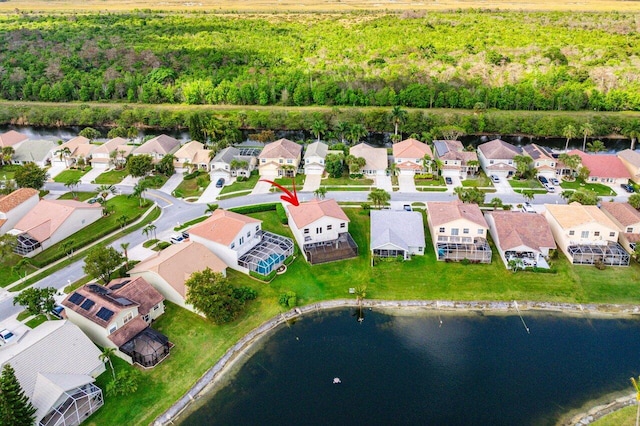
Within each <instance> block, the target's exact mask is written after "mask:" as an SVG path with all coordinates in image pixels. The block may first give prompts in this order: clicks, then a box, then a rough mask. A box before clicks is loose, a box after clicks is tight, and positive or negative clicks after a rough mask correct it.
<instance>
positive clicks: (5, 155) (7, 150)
mask: <svg viewBox="0 0 640 426" xmlns="http://www.w3.org/2000/svg"><path fill="white" fill-rule="evenodd" d="M15 153H16V151H15V149H13V147H12V146H5V147H3V148H2V153H1V154H0V159H1V160H2V165H3V166H4V165H5V164H11V159H12V158H13V156H14V154H15Z"/></svg>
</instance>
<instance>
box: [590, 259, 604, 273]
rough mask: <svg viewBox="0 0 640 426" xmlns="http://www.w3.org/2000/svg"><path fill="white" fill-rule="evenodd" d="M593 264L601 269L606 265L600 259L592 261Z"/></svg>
mask: <svg viewBox="0 0 640 426" xmlns="http://www.w3.org/2000/svg"><path fill="white" fill-rule="evenodd" d="M593 266H595V267H596V268H598V269H599V270H601V271H602V270H604V269H606V267H607V265H605V264H604V262H603V261H602V259H596V260H595V262H593Z"/></svg>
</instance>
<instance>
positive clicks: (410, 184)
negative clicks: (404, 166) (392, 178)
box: [398, 174, 418, 192]
mask: <svg viewBox="0 0 640 426" xmlns="http://www.w3.org/2000/svg"><path fill="white" fill-rule="evenodd" d="M398 185H399V186H400V189H399V191H398V192H418V190H417V189H416V181H415V180H414V179H413V176H412V175H403V174H400V175H398Z"/></svg>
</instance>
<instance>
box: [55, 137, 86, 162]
mask: <svg viewBox="0 0 640 426" xmlns="http://www.w3.org/2000/svg"><path fill="white" fill-rule="evenodd" d="M94 148H95V145H91V143H90V141H89V139H87V138H85V137H84V136H76V137H75V138H71V139H69V140H68V141H66V142H65V143H63V144H61V145H56V146H54V147H53V148H52V149H51V165H52V166H54V167H56V166H57V167H62V168H67V167H69V166H70V165H71V164H73V163H74V162H75V161H77V159H78V157H79V156H80V155H82V156H83V157H85V158H86V157H87V156H88V155H89V154H90V152H91V150H93V149H94Z"/></svg>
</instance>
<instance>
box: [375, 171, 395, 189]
mask: <svg viewBox="0 0 640 426" xmlns="http://www.w3.org/2000/svg"><path fill="white" fill-rule="evenodd" d="M375 178H376V188H379V189H384V190H385V191H387V192H388V193H392V192H393V185H392V184H391V176H386V175H376V177H375Z"/></svg>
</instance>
